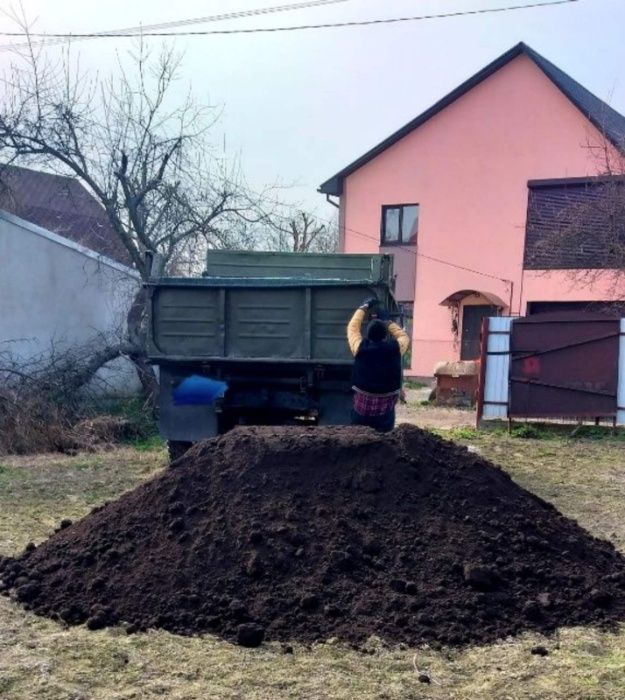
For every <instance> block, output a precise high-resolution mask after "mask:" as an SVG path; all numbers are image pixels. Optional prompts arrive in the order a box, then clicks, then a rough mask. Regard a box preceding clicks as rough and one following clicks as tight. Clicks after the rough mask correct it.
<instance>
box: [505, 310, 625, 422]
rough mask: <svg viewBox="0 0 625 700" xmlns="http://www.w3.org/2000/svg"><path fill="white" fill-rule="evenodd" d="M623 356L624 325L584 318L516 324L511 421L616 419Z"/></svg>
mask: <svg viewBox="0 0 625 700" xmlns="http://www.w3.org/2000/svg"><path fill="white" fill-rule="evenodd" d="M618 355H619V319H615V318H613V317H612V318H610V317H609V316H605V315H602V314H580V313H546V314H541V315H539V316H529V317H526V318H518V319H515V320H514V322H513V323H512V334H511V338H510V397H509V415H510V417H525V418H551V417H574V418H598V417H614V416H616V411H617V400H616V394H617V385H618Z"/></svg>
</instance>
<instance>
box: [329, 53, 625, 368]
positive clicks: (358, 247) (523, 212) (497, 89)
mask: <svg viewBox="0 0 625 700" xmlns="http://www.w3.org/2000/svg"><path fill="white" fill-rule="evenodd" d="M624 141H625V117H623V116H622V115H620V114H618V113H617V112H615V111H614V110H613V109H612V108H611V107H609V106H608V105H607V104H605V103H604V102H602V101H601V100H599V99H598V98H597V97H595V96H594V95H593V94H591V93H590V92H589V91H588V90H586V89H585V88H584V87H582V86H581V85H580V84H579V83H577V82H576V81H575V80H573V79H572V78H571V77H570V76H568V75H567V74H566V73H564V72H563V71H561V70H560V69H559V68H557V67H556V66H555V65H553V64H552V63H550V62H549V61H547V60H546V59H545V58H543V57H542V56H541V55H539V54H538V53H536V52H535V51H533V50H532V49H531V48H529V47H528V46H526V45H525V44H518V45H517V46H515V47H513V48H512V49H511V50H509V51H508V52H506V53H505V54H503V55H502V56H500V57H499V58H497V59H496V60H495V61H493V62H492V63H491V64H490V65H488V66H486V67H485V68H484V69H483V70H481V71H480V72H479V73H477V74H476V75H474V76H473V77H472V78H470V79H469V80H467V81H466V82H465V83H463V84H462V85H460V86H459V87H458V88H457V89H456V90H454V91H453V92H451V93H450V94H449V95H447V96H446V97H444V98H443V99H442V100H440V101H439V102H438V103H436V104H435V105H434V106H433V107H431V108H430V109H428V110H427V111H426V112H424V113H423V114H421V115H420V116H418V117H417V118H416V119H414V120H413V121H411V122H409V123H408V124H406V125H405V126H404V127H402V128H401V129H399V130H398V131H397V132H395V133H394V134H392V135H391V136H389V137H388V138H387V139H385V140H384V141H382V143H380V144H378V145H377V146H375V147H374V148H372V149H371V150H370V151H368V152H367V153H365V154H364V155H363V156H361V157H360V158H358V159H357V160H355V161H354V162H353V163H351V164H350V165H348V166H347V167H345V168H344V169H343V170H341V171H340V172H339V173H337V174H336V175H334V176H333V177H332V178H330V179H329V180H327V181H326V182H324V183H323V184H322V185H321V187H320V188H319V191H320V192H322V193H324V194H326V196H327V197H328V199H331V198H332V197H338V205H339V208H340V212H339V221H340V236H341V249H342V250H343V251H344V252H346V253H357V252H375V251H378V250H380V251H383V252H390V253H393V254H394V257H395V270H396V273H397V281H396V296H397V298H398V300H399V301H401V302H404V303H405V304H406V305H407V306H408V308H409V309H410V308H411V309H412V311H413V318H412V340H413V344H412V365H411V368H410V371H409V374H410V375H413V376H424V377H427V376H432V374H433V371H434V367H435V365H436V364H437V363H438V362H441V361H450V360H458V359H474V358H475V357H477V354H478V351H479V329H480V324H481V319H482V317H483V316H485V315H497V314H505V315H524V314H528V313H540V312H542V311H549V310H555V309H558V310H562V309H579V308H582V307H583V306H584V305H587V304H588V302H591V301H596V302H610V301H611V300H612V296H611V295H613V294H614V292H613V291H610V290H611V285H610V284H609V283H608V281H607V280H606V281H605V282H603V281H601V280H600V281H598V282H595V284H594V285H592V286H584V285H580V284H579V283H578V282H577V281H576V279H575V277H574V275H573V274H572V269H573V268H580V269H585V268H592V267H597V265H596V264H594V262H593V259H592V250H590V251H586V252H584V250H578V251H573V253H574V254H572V255H571V256H565V257H566V259H565V260H562V259H561V256H560V257H558V258H557V259H556V258H553V259H550V257H549V255H548V254H545V253H544V251H543V253H542V254H541V255H538V256H537V255H533V252H535V250H536V249H537V248H536V246H537V245H538V246H539V244H540V237H541V231H542V230H543V228H542V227H544V225H545V212H546V213H547V214H546V216H547V219H548V216H549V212H551V213H552V215H554V216H556V215H557V211H556V209H557V207H556V205H557V202H558V201H559V199H561V198H562V196H563V193H565V194H566V196H567V197H568V196H571V195H572V196H578V195H579V196H585V195H584V193H587V192H588V191H589V188H592V185H593V183H594V182H596V180H593V179H592V178H593V176H597V175H598V174H600V173H602V172H604V171H605V159H604V156H605V153H606V152H607V154H608V156H609V157H613V158H617V157H619V153H620V150H621V149H620V148H619V146H620V145H622V144H623V143H624ZM331 201H334V202H335V203H336V200H332V199H331ZM554 212H555V213H554ZM538 249H540V246H539V248H538ZM590 249H592V246H590Z"/></svg>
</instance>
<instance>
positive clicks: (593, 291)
mask: <svg viewBox="0 0 625 700" xmlns="http://www.w3.org/2000/svg"><path fill="white" fill-rule="evenodd" d="M614 299H625V278H623V276H622V275H619V276H614V275H613V274H612V273H611V272H610V271H606V272H601V271H595V270H592V271H588V270H548V271H543V270H525V273H524V275H523V294H522V301H521V314H522V315H524V314H525V313H526V312H527V305H528V304H529V303H530V302H532V301H612V300H614Z"/></svg>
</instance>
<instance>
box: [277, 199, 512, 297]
mask: <svg viewBox="0 0 625 700" xmlns="http://www.w3.org/2000/svg"><path fill="white" fill-rule="evenodd" d="M265 199H266V201H269V202H271V203H273V204H276V205H278V206H281V207H286V208H287V209H291V210H293V211H297V207H296V206H295V205H291V204H287V203H286V202H281V201H279V200H277V199H269V198H265ZM314 216H315V218H316V219H318V220H319V221H323V222H324V223H326V224H328V225H332V224H333V223H334V222H333V221H331V220H330V219H326V218H325V217H323V216H319V215H317V214H315V215H314ZM281 218H283V219H285V220H286V219H287V217H284V216H281ZM343 230H345V231H349V232H350V233H353V234H355V235H357V236H360V237H361V238H364V239H366V240H368V241H372V242H373V243H375V245H376V247H378V248H379V247H380V239H379V238H378V237H377V236H373V235H371V234H369V233H364V231H359V230H358V229H355V228H350V227H349V226H343ZM393 247H394V248H399V249H400V250H405V251H406V252H408V253H410V254H411V255H414V256H415V258H424V259H425V260H431V261H432V262H436V263H439V264H440V265H447V266H448V267H453V268H455V269H457V270H464V271H465V272H471V273H473V274H475V275H480V276H482V277H488V278H489V279H493V280H497V281H498V282H504V283H505V284H510V283H512V280H509V279H507V278H506V277H498V276H497V275H491V274H490V273H488V272H482V271H481V270H475V269H474V268H472V267H466V266H465V265H459V264H458V263H454V262H451V261H450V260H443V259H442V258H436V257H434V256H432V255H426V254H425V253H420V252H419V251H418V250H415V249H414V248H413V247H411V246H407V245H394V246H393Z"/></svg>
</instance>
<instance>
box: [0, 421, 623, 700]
mask: <svg viewBox="0 0 625 700" xmlns="http://www.w3.org/2000/svg"><path fill="white" fill-rule="evenodd" d="M445 434H446V435H447V436H449V437H451V438H453V439H456V440H458V441H460V442H462V443H464V444H466V445H469V446H470V447H471V449H474V450H476V451H479V452H480V453H482V454H483V455H485V456H487V457H488V458H490V459H492V460H493V461H495V462H497V463H499V464H501V465H502V466H503V467H504V468H505V469H506V470H508V471H509V472H510V474H511V475H512V476H513V478H514V479H516V480H517V482H518V483H520V484H521V485H522V486H524V487H525V488H528V489H530V490H531V491H534V492H535V493H537V494H539V495H540V496H542V497H543V498H545V499H547V500H549V501H552V502H553V503H554V504H555V505H556V506H557V507H558V508H559V509H560V510H562V511H563V512H564V513H565V514H566V515H568V516H570V517H573V518H575V519H576V520H578V521H579V523H580V524H581V525H583V526H584V527H586V528H587V529H588V530H590V531H591V532H592V533H593V534H595V535H597V536H600V537H608V538H610V539H611V540H612V541H613V542H614V543H615V544H616V545H617V547H618V548H619V549H620V550H621V551H623V552H625V518H623V506H624V504H625V468H624V467H625V441H623V439H622V438H618V437H616V438H612V437H604V438H602V439H584V438H579V437H575V438H566V437H562V436H560V437H554V436H547V437H542V438H541V439H522V438H519V437H512V436H508V435H506V434H502V433H497V434H493V433H475V432H474V431H472V430H470V429H455V430H451V431H447V432H446V433H445ZM164 466H165V454H164V450H163V449H162V448H159V447H155V448H154V449H148V450H138V449H134V448H132V447H124V448H120V449H117V450H115V451H112V452H107V453H101V454H96V455H84V454H83V455H78V456H75V457H65V456H56V455H54V456H50V455H47V456H46V455H44V456H36V457H4V458H2V457H0V554H12V553H17V552H19V551H20V550H21V549H22V548H23V547H24V546H25V545H26V544H27V543H28V542H29V541H35V542H39V541H41V540H42V539H45V537H46V536H47V535H49V534H50V533H51V532H52V530H53V529H54V527H55V526H57V525H58V523H59V522H60V520H61V519H63V518H72V519H76V518H79V517H81V516H83V515H85V514H86V513H88V512H89V510H90V509H91V508H92V507H93V506H94V505H96V504H99V503H102V502H104V501H106V500H110V499H112V498H115V497H116V496H117V495H119V494H120V493H122V492H123V491H125V490H127V489H131V488H133V486H135V485H136V484H138V483H140V482H141V481H143V480H145V479H148V478H150V477H151V476H152V475H154V474H156V473H157V472H158V471H159V470H160V469H162V468H163V467H164ZM536 644H543V645H544V646H546V647H547V649H548V650H549V655H548V656H545V657H541V656H535V655H532V654H531V653H530V650H531V648H532V647H533V646H534V645H536ZM293 651H294V653H292V654H291V653H284V651H283V648H282V646H281V645H280V644H276V643H270V644H266V645H264V646H263V647H261V648H260V649H257V650H244V649H241V648H239V647H235V646H232V645H230V644H227V643H225V642H222V641H221V640H219V639H216V638H214V637H210V636H205V637H197V638H181V637H176V636H174V635H171V634H168V633H165V632H162V631H153V632H149V633H147V634H136V635H130V636H127V635H126V634H125V633H124V632H123V631H122V630H120V629H107V630H103V631H98V632H89V631H88V630H86V629H85V628H72V629H65V628H63V627H61V626H59V625H58V624H56V623H54V622H51V621H49V620H46V619H41V618H38V617H36V616H34V615H32V614H30V613H27V612H25V611H23V610H22V609H21V608H20V607H19V606H18V605H16V604H15V603H13V602H12V601H11V600H9V599H7V598H4V597H0V698H15V699H16V700H18V699H21V698H24V699H26V698H29V699H31V698H37V699H38V700H40V699H41V700H46V699H54V700H57V699H59V700H60V699H67V700H91V699H96V698H97V699H102V700H104V699H106V700H109V699H111V700H113V699H116V698H141V699H143V698H156V697H159V698H173V699H182V698H184V699H187V700H190V699H191V698H198V699H200V698H202V699H203V698H220V699H221V698H223V699H226V698H241V699H243V698H245V700H248V699H249V700H254V699H261V698H262V699H263V700H265V699H267V700H269V699H274V698H289V699H295V698H298V699H299V698H319V699H321V698H346V699H347V698H349V699H350V700H351V699H352V698H362V699H365V698H372V699H373V698H376V699H378V698H379V699H382V698H402V699H409V698H444V699H445V700H447V699H451V698H463V699H464V698H466V699H469V698H470V699H471V700H474V699H476V698H485V699H489V700H490V699H494V700H497V699H501V700H503V699H504V698H506V699H507V698H509V699H514V700H517V699H521V698H531V699H536V698H545V699H548V698H576V699H577V698H587V699H589V700H590V699H591V698H592V699H594V698H610V700H616V699H618V698H625V629H624V630H623V631H622V633H621V634H618V635H615V634H610V633H604V632H598V631H596V630H594V629H584V628H576V629H563V630H561V631H560V632H559V634H558V635H556V636H554V637H550V638H543V637H540V636H538V635H526V636H523V637H521V638H516V639H507V640H502V641H501V642H499V643H497V644H494V645H489V646H484V647H473V648H469V649H464V650H457V649H449V650H443V651H442V652H437V651H433V650H431V649H428V648H420V649H406V648H397V647H388V646H386V645H384V644H383V643H382V642H380V641H379V640H371V642H370V652H371V653H369V654H364V653H361V652H355V651H352V650H350V649H348V648H346V647H344V646H342V645H341V644H340V642H337V641H336V640H328V641H327V642H326V643H323V644H317V645H315V646H314V647H312V648H304V647H301V646H298V645H295V646H294V650H293ZM418 673H427V674H428V675H429V676H430V678H431V680H432V682H431V683H430V684H429V685H427V684H423V683H420V682H419V681H418V678H417V676H418Z"/></svg>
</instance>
